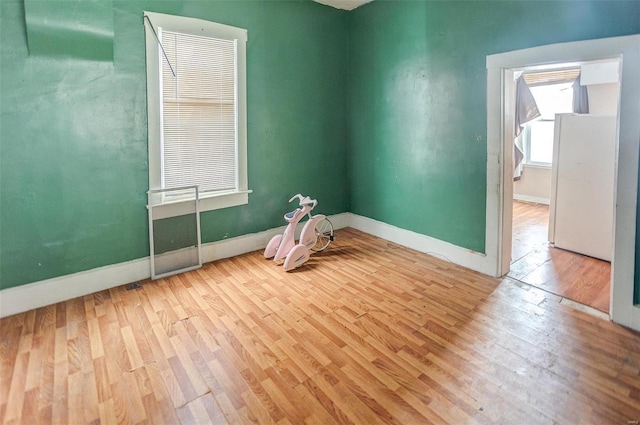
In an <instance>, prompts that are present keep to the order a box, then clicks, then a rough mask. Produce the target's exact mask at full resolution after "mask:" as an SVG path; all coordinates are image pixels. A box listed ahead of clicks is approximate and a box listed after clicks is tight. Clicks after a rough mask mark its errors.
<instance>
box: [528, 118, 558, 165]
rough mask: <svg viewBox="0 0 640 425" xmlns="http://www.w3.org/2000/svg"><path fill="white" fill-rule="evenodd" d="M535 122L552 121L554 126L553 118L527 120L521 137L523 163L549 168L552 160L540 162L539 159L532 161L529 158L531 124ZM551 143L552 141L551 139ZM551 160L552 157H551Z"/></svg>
mask: <svg viewBox="0 0 640 425" xmlns="http://www.w3.org/2000/svg"><path fill="white" fill-rule="evenodd" d="M535 122H553V125H554V126H555V119H553V120H534V121H531V122H528V123H527V124H526V125H525V126H524V128H523V130H522V138H523V140H522V141H523V146H524V159H523V164H524V165H525V166H527V167H538V168H551V167H552V165H553V162H540V161H532V160H531V125H532V124H533V123H535ZM551 143H552V144H553V141H551ZM552 161H553V159H552Z"/></svg>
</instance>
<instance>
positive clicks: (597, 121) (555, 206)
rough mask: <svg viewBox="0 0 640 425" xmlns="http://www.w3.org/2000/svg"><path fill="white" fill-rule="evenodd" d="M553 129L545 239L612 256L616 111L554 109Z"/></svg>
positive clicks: (582, 251)
mask: <svg viewBox="0 0 640 425" xmlns="http://www.w3.org/2000/svg"><path fill="white" fill-rule="evenodd" d="M554 131H555V139H554V152H553V164H552V170H551V203H550V208H549V242H551V243H552V244H553V245H554V246H556V247H557V248H562V249H566V250H569V251H573V252H577V253H580V254H584V255H588V256H591V257H595V258H599V259H602V260H606V261H611V257H612V251H613V212H614V202H615V201H614V184H615V183H614V181H615V161H616V137H617V126H616V117H610V116H596V115H578V114H558V115H556V121H555V129H554Z"/></svg>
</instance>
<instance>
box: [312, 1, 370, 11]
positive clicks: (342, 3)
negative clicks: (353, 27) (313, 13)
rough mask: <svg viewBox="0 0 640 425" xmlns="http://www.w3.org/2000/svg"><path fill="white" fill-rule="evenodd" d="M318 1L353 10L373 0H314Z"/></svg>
mask: <svg viewBox="0 0 640 425" xmlns="http://www.w3.org/2000/svg"><path fill="white" fill-rule="evenodd" d="M314 1H315V2H317V3H322V4H326V5H327V6H332V7H335V8H336V9H344V10H353V9H355V8H356V7H358V6H362V5H363V4H365V3H369V2H370V1H373V0H314Z"/></svg>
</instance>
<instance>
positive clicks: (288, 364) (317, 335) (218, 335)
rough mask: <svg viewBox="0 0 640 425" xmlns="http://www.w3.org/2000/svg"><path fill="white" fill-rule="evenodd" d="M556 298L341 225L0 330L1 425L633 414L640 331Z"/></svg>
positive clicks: (50, 309)
mask: <svg viewBox="0 0 640 425" xmlns="http://www.w3.org/2000/svg"><path fill="white" fill-rule="evenodd" d="M560 257H562V254H559V255H556V257H553V256H552V255H551V254H544V255H539V258H538V260H539V261H540V264H545V263H549V262H550V261H552V260H553V259H554V258H556V259H558V260H561V261H564V266H563V267H564V268H563V269H562V270H564V272H558V270H557V269H556V270H554V271H553V273H555V274H554V275H553V276H554V277H553V278H554V279H557V278H559V277H560V275H559V274H558V273H560V274H561V273H570V274H572V275H574V276H573V278H574V280H577V281H583V282H586V280H585V279H587V277H586V274H584V271H583V270H582V269H581V267H580V266H577V265H576V263H575V262H572V261H573V260H570V259H569V257H566V258H564V257H562V258H560ZM538 260H534V261H533V262H535V261H538ZM518 267H519V266H518ZM518 267H514V268H515V271H514V273H516V274H517V273H520V272H522V271H523V270H524V269H519V268H518ZM540 273H543V272H542V271H541V272H540ZM540 276H541V277H544V276H543V275H542V274H541V275H540ZM548 276H551V275H550V274H548V275H547V277H548ZM530 277H531V276H530ZM585 285H586V286H585V288H584V290H579V291H578V292H576V295H575V296H576V297H581V296H583V295H584V292H590V293H594V292H595V289H594V288H592V287H591V286H590V284H589V283H588V282H587V283H586V284H585ZM561 299H562V296H559V295H555V294H553V293H550V292H546V291H544V290H543V289H539V288H535V287H532V286H530V285H527V284H523V283H521V282H519V281H517V280H514V279H511V278H508V277H507V278H505V279H501V280H499V279H492V278H489V277H486V276H483V275H480V274H478V273H475V272H472V271H469V270H466V269H464V268H461V267H457V266H455V265H453V264H451V263H449V262H448V261H446V259H439V258H434V257H430V256H428V255H425V254H421V253H418V252H415V251H412V250H409V249H406V248H403V247H401V246H399V245H397V244H394V243H391V242H388V241H384V240H382V239H378V238H375V237H373V236H370V235H367V234H364V233H362V232H359V231H356V230H353V229H341V230H339V231H337V232H336V240H335V241H334V243H333V244H332V245H331V246H330V247H329V249H328V250H326V251H325V252H322V253H320V254H313V256H312V259H311V260H310V261H309V263H308V264H306V265H305V266H303V267H301V268H299V269H296V270H295V271H294V272H292V273H287V272H285V271H284V270H283V268H282V266H281V265H276V264H274V263H273V261H270V260H266V259H265V258H264V257H263V256H262V253H261V252H253V253H249V254H245V255H241V256H238V257H235V258H230V259H224V260H219V261H216V262H214V263H209V264H205V265H204V266H203V267H202V268H201V269H199V270H195V271H192V272H189V273H184V274H181V275H177V276H173V277H170V278H166V279H161V280H158V281H155V282H154V281H151V280H144V281H142V282H141V287H140V288H138V289H134V290H131V291H128V290H126V289H125V288H124V287H116V288H112V289H110V290H106V291H100V292H98V293H95V294H91V295H87V296H84V297H81V298H77V299H74V300H70V301H68V302H65V303H59V304H56V305H53V306H47V307H43V308H39V309H36V310H33V311H29V312H25V313H21V314H19V315H15V316H12V317H7V318H4V319H2V320H0V332H2V338H1V339H0V381H1V382H0V384H1V385H0V422H1V423H3V424H5V423H6V424H13V423H17V424H31V423H52V424H82V423H86V424H89V423H131V424H143V423H153V424H178V423H182V424H188V423H197V424H200V423H213V424H217V423H220V424H255V423H258V424H280V425H287V424H289V425H291V424H295V425H298V424H322V425H328V424H354V425H360V424H363V425H365V424H366V425H369V424H402V425H410V424H421V425H422V424H430V423H431V424H443V423H466V424H502V423H531V424H574V423H585V424H592V423H628V421H634V420H637V419H638V418H640V334H638V333H637V332H632V331H630V330H628V329H625V328H622V327H620V326H617V325H615V324H613V323H610V322H608V321H605V320H602V319H599V318H596V317H594V316H590V315H588V314H585V313H583V312H581V311H577V310H574V309H571V308H569V307H567V306H565V305H564V304H561V303H560V300H561Z"/></svg>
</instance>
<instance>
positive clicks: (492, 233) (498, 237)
mask: <svg viewBox="0 0 640 425" xmlns="http://www.w3.org/2000/svg"><path fill="white" fill-rule="evenodd" d="M613 58H620V63H621V79H620V99H619V102H620V104H619V108H618V151H617V153H616V157H617V174H616V193H615V202H616V208H615V217H614V241H613V245H614V247H613V261H612V263H611V264H612V267H611V301H610V309H609V312H610V316H611V319H612V320H613V321H614V322H616V323H620V324H622V325H624V326H627V327H630V328H632V329H635V330H640V306H634V304H633V284H634V273H635V246H636V203H637V195H638V154H639V152H640V35H630V36H624V37H614V38H604V39H598V40H585V41H575V42H569V43H560V44H552V45H547V46H539V47H533V48H529V49H523V50H516V51H512V52H506V53H499V54H495V55H490V56H487V204H486V205H487V211H486V212H487V221H486V246H485V249H486V259H487V261H488V262H489V263H491V264H493V265H495V268H494V269H493V270H494V273H493V274H494V276H503V275H504V274H506V273H507V272H508V271H509V265H510V257H511V225H512V223H511V221H512V217H511V208H512V202H513V189H512V187H513V181H512V180H513V172H512V171H511V170H512V166H513V165H512V164H513V158H512V156H511V150H512V146H511V145H512V144H513V137H512V134H513V117H512V116H510V114H511V115H512V113H511V112H510V111H511V110H512V105H511V102H512V96H513V93H512V90H513V88H512V87H513V84H512V79H513V76H512V71H511V70H512V69H518V68H525V67H530V66H545V65H551V64H557V63H567V62H586V61H592V60H598V59H613ZM507 81H508V82H509V84H505V82H507ZM505 153H506V155H505Z"/></svg>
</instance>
